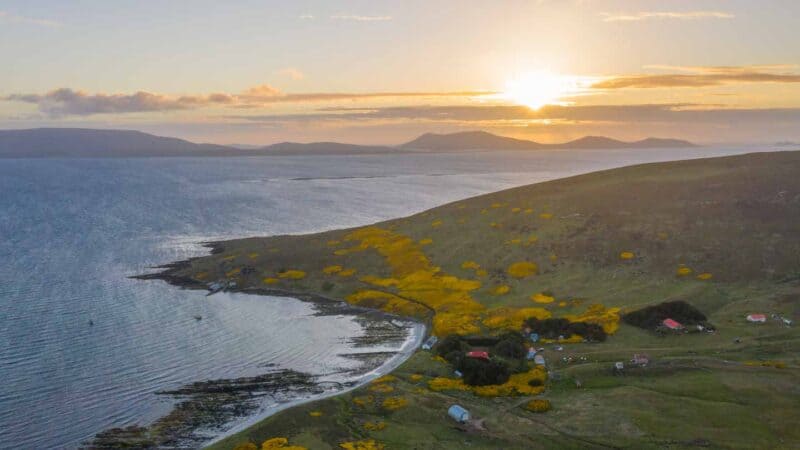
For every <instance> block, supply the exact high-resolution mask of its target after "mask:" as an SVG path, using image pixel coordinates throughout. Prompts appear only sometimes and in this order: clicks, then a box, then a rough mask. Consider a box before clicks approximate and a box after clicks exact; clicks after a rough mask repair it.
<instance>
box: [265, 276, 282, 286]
mask: <svg viewBox="0 0 800 450" xmlns="http://www.w3.org/2000/svg"><path fill="white" fill-rule="evenodd" d="M261 281H263V282H264V284H277V283H280V282H281V280H279V279H277V278H273V277H267V278H264V279H263V280H261Z"/></svg>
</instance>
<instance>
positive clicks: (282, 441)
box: [261, 437, 306, 450]
mask: <svg viewBox="0 0 800 450" xmlns="http://www.w3.org/2000/svg"><path fill="white" fill-rule="evenodd" d="M274 449H281V450H306V448H305V447H300V446H298V445H289V440H288V439H286V438H284V437H276V438H272V439H267V440H266V441H264V442H262V443H261V450H274Z"/></svg>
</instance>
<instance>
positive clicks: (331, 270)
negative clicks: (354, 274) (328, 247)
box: [322, 265, 342, 275]
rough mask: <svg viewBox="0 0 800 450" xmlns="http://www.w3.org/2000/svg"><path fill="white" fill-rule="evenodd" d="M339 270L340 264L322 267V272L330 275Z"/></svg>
mask: <svg viewBox="0 0 800 450" xmlns="http://www.w3.org/2000/svg"><path fill="white" fill-rule="evenodd" d="M341 271H342V266H340V265H335V266H328V267H325V268H324V269H322V272H323V273H326V274H328V275H331V274H334V273H338V272H341Z"/></svg>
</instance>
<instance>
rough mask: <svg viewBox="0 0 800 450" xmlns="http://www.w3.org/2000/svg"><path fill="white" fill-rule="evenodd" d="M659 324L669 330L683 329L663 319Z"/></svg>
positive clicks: (672, 321)
mask: <svg viewBox="0 0 800 450" xmlns="http://www.w3.org/2000/svg"><path fill="white" fill-rule="evenodd" d="M661 324H662V325H664V326H665V327H667V328H669V329H670V330H680V329H682V328H683V325H681V324H680V323H678V322H676V321H674V320H672V319H669V318H668V319H664V321H663V322H661Z"/></svg>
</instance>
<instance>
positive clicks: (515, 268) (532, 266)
mask: <svg viewBox="0 0 800 450" xmlns="http://www.w3.org/2000/svg"><path fill="white" fill-rule="evenodd" d="M538 271H539V266H537V265H536V263H532V262H529V261H520V262H515V263H514V264H511V265H510V266H508V269H506V272H508V274H509V275H511V276H512V277H514V278H525V277H528V276H531V275H535V274H536V273H537V272H538Z"/></svg>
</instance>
